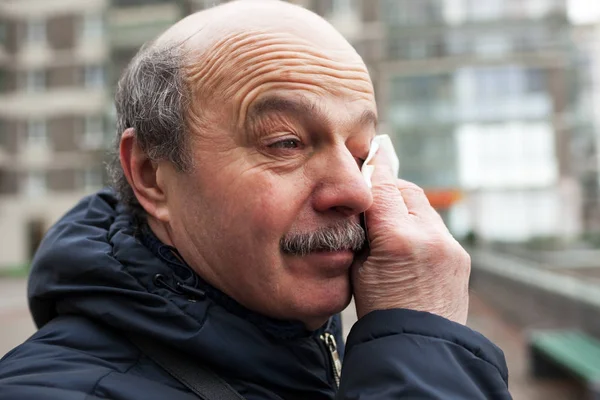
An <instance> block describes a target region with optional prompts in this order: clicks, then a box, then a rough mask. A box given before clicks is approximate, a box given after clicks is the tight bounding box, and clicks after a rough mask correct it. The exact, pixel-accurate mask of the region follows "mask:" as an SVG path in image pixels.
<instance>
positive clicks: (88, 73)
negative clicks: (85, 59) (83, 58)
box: [85, 65, 106, 88]
mask: <svg viewBox="0 0 600 400" xmlns="http://www.w3.org/2000/svg"><path fill="white" fill-rule="evenodd" d="M105 84H106V82H105V79H104V67H102V66H100V65H90V66H87V67H85V86H86V87H88V88H98V87H104V86H105Z"/></svg>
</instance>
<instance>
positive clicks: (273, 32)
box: [186, 29, 374, 124]
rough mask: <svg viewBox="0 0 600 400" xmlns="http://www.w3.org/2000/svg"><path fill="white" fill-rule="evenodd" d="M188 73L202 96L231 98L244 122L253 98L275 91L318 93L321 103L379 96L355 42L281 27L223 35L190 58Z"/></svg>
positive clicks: (201, 98)
mask: <svg viewBox="0 0 600 400" xmlns="http://www.w3.org/2000/svg"><path fill="white" fill-rule="evenodd" d="M186 76H187V80H188V83H189V85H190V87H191V89H192V92H193V93H194V94H195V96H196V97H197V98H198V100H199V101H200V102H202V103H205V102H206V101H210V102H214V101H222V102H224V103H226V104H229V105H230V106H231V107H233V108H234V109H233V110H232V111H233V112H234V113H235V115H236V118H237V120H238V123H239V124H241V123H242V122H243V120H244V119H245V116H246V114H247V112H248V109H249V107H250V106H251V104H252V103H253V102H254V101H255V100H257V99H260V98H261V97H263V96H265V95H268V93H271V92H279V93H281V92H288V93H290V94H292V93H294V94H301V95H302V96H303V97H306V98H313V97H318V98H319V99H320V101H319V102H318V103H320V104H325V103H326V102H327V100H330V101H339V102H348V101H350V102H355V101H360V100H362V101H364V102H374V95H373V87H372V84H371V80H370V78H369V74H368V72H367V69H366V67H365V65H364V63H363V62H362V60H361V58H360V57H359V56H358V54H356V52H355V51H354V49H353V48H352V47H350V46H346V47H340V48H335V49H332V48H323V47H322V46H318V45H315V44H314V43H311V41H310V40H307V39H306V38H304V37H302V36H298V35H295V34H294V33H291V32H289V31H283V30H277V29H260V30H259V29H255V30H248V31H244V32H233V33H230V34H228V35H226V36H224V37H222V38H221V40H219V41H218V42H216V43H215V44H214V45H213V46H212V47H211V48H210V49H208V50H207V51H206V52H205V53H204V54H203V55H202V56H200V57H198V61H197V62H193V61H191V62H189V64H188V68H187V69H186Z"/></svg>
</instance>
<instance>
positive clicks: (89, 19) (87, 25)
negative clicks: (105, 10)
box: [81, 14, 104, 39]
mask: <svg viewBox="0 0 600 400" xmlns="http://www.w3.org/2000/svg"><path fill="white" fill-rule="evenodd" d="M81 36H82V37H83V38H85V39H99V38H102V37H103V36H104V18H103V16H102V15H99V14H86V15H84V16H83V21H82V26H81Z"/></svg>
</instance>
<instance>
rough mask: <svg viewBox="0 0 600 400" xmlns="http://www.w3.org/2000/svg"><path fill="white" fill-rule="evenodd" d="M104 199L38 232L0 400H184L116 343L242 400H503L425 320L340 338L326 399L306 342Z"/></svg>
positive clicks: (482, 370)
mask: <svg viewBox="0 0 600 400" xmlns="http://www.w3.org/2000/svg"><path fill="white" fill-rule="evenodd" d="M133 226H134V224H132V220H131V217H130V216H129V214H128V213H126V212H125V211H124V210H123V207H122V206H121V205H119V204H118V203H117V201H116V200H115V197H114V196H113V195H112V194H111V193H110V192H109V191H103V192H100V193H99V194H97V195H94V196H91V197H88V198H86V199H84V200H83V201H82V202H81V203H79V204H78V205H77V206H76V207H75V208H74V209H73V210H72V211H70V212H69V213H68V214H67V215H66V216H65V217H64V218H62V220H60V221H59V222H58V223H57V224H56V225H55V226H54V227H53V228H52V229H51V230H50V231H49V233H48V234H47V236H46V238H45V239H44V241H43V243H42V245H41V247H40V249H39V251H38V253H37V255H36V257H35V260H34V266H33V271H32V273H31V277H30V282H29V301H30V309H31V312H32V314H33V318H34V320H35V322H36V324H37V326H38V327H39V331H38V332H37V333H36V334H34V335H33V336H32V337H31V338H30V339H28V340H27V341H26V342H25V343H24V344H22V345H20V346H18V347H17V348H15V349H14V350H12V351H11V352H9V353H8V354H7V355H6V356H5V357H4V358H3V359H2V360H1V361H0V399H1V400H6V399H10V400H14V399H39V400H44V399H48V400H49V399H52V400H90V399H99V398H101V399H114V400H131V399H144V400H152V399H156V400H159V399H160V400H184V399H185V400H192V399H195V397H194V396H193V395H192V394H190V393H189V392H188V390H187V389H186V388H185V387H184V386H183V385H181V384H180V383H179V382H178V381H177V380H175V379H173V378H172V377H171V376H170V375H169V374H168V373H166V372H165V371H163V370H162V369H161V368H160V367H158V366H157V365H156V364H155V363H154V362H152V361H151V360H150V359H149V358H148V357H146V356H145V355H144V354H141V353H140V351H138V350H137V348H136V347H135V346H133V345H132V344H131V343H130V342H129V341H128V340H127V338H126V334H129V335H131V334H136V333H137V334H145V335H150V336H152V337H153V338H155V339H157V340H160V341H161V342H162V343H164V344H168V345H170V346H173V347H175V348H178V349H180V350H183V351H185V352H186V354H189V355H190V357H193V358H194V359H197V360H202V361H203V362H204V363H205V364H206V365H208V366H210V368H211V369H212V370H213V371H215V372H216V373H218V374H219V375H221V377H223V378H224V379H225V380H227V381H228V382H229V383H230V384H231V385H232V386H233V387H234V388H235V389H236V390H238V391H239V393H241V394H242V395H243V396H245V397H246V398H247V399H315V400H318V399H333V398H339V399H362V400H367V399H368V400H370V399H373V400H374V399H378V400H379V399H417V398H419V399H421V398H423V399H425V398H427V399H506V398H510V395H509V394H508V390H507V370H506V365H505V361H504V356H503V354H502V352H501V351H500V350H499V349H498V348H496V347H495V346H494V345H493V344H492V343H490V342H489V341H488V340H486V339H485V338H484V337H483V336H481V335H479V334H478V333H476V332H473V331H472V330H470V329H468V328H466V327H464V326H461V325H458V324H455V323H453V322H450V321H448V320H446V319H443V318H441V317H438V316H434V315H431V314H428V313H423V312H415V311H409V310H401V309H397V310H387V311H376V312H372V313H370V314H368V315H367V316H365V317H364V318H362V319H361V320H359V321H358V322H357V323H356V325H355V326H354V327H353V328H352V331H351V333H350V336H349V338H348V343H347V347H346V356H345V358H344V362H343V372H342V381H341V386H340V389H339V391H338V390H337V389H336V385H335V382H334V379H333V378H334V377H333V375H332V370H331V361H330V357H329V354H328V352H327V350H326V347H325V346H324V343H323V342H322V340H321V339H320V338H319V336H320V334H322V333H323V332H324V331H325V330H330V331H332V333H336V334H338V335H339V329H340V326H339V323H338V322H339V319H337V318H333V319H332V320H330V322H329V323H328V324H327V325H326V326H325V327H323V328H321V329H320V330H319V331H317V332H308V331H306V330H305V329H304V327H303V326H302V325H301V324H299V323H295V322H283V321H275V320H272V319H269V318H265V317H262V316H260V315H256V314H254V313H252V312H250V311H248V310H246V309H245V308H244V307H242V306H240V305H239V304H237V303H235V302H234V301H233V300H231V299H229V298H228V297H227V296H225V295H224V294H222V293H221V292H219V291H218V290H216V289H214V288H211V287H210V286H208V285H206V284H205V283H204V282H203V281H202V280H200V279H199V278H198V277H197V276H196V275H195V274H193V273H192V271H191V270H190V269H189V268H188V267H187V266H185V265H183V264H182V263H180V262H178V261H177V258H175V257H172V256H171V255H172V251H171V250H172V249H170V248H169V247H168V246H165V245H163V244H161V243H160V242H158V241H157V240H156V239H154V238H153V237H152V236H151V235H150V236H148V235H145V234H138V233H137V232H135V231H134V228H133Z"/></svg>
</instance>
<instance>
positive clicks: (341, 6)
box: [331, 0, 356, 17]
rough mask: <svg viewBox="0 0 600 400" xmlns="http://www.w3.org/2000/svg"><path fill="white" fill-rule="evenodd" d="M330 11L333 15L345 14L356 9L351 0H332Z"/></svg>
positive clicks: (351, 12) (349, 13)
mask: <svg viewBox="0 0 600 400" xmlns="http://www.w3.org/2000/svg"><path fill="white" fill-rule="evenodd" d="M331 9H332V10H331V13H332V15H334V16H336V17H337V16H347V15H351V14H353V13H354V12H355V11H356V4H354V1H353V0H333V3H332V6H331Z"/></svg>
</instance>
